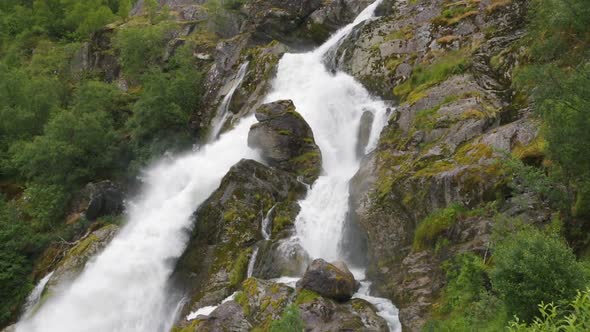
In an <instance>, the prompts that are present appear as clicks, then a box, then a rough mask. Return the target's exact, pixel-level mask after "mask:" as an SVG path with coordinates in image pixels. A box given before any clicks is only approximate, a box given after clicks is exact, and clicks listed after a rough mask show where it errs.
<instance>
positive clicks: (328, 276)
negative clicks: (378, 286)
mask: <svg viewBox="0 0 590 332" xmlns="http://www.w3.org/2000/svg"><path fill="white" fill-rule="evenodd" d="M358 287H359V284H358V283H357V281H356V280H355V279H354V275H353V274H352V273H351V272H350V271H349V270H348V268H347V267H346V264H344V263H341V262H336V263H334V264H330V263H328V262H326V261H325V260H323V259H316V260H314V261H313V262H312V263H311V264H310V265H309V267H308V268H307V271H305V274H304V275H303V278H301V279H300V280H299V281H298V282H297V289H299V290H301V289H307V290H310V291H313V292H316V293H318V294H320V295H322V296H324V297H327V298H330V299H334V300H336V301H347V300H350V298H351V297H352V295H354V293H355V292H356V291H357V290H358Z"/></svg>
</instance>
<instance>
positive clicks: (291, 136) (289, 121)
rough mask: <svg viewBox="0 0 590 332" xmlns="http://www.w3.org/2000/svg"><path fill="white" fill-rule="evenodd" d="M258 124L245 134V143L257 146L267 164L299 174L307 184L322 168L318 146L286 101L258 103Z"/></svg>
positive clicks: (311, 181) (307, 127)
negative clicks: (246, 138) (260, 104)
mask: <svg viewBox="0 0 590 332" xmlns="http://www.w3.org/2000/svg"><path fill="white" fill-rule="evenodd" d="M256 119H258V121H259V123H257V124H255V125H253V126H252V128H251V129H250V132H249V134H248V146H250V147H252V148H255V149H259V150H260V152H261V156H262V158H263V159H264V160H265V161H266V162H268V164H269V165H270V166H273V167H277V168H279V169H282V170H285V171H288V172H292V173H294V174H297V175H299V176H302V177H303V179H304V181H305V182H307V183H309V184H311V183H313V182H314V181H315V179H317V178H318V176H319V175H320V173H321V170H322V165H321V163H322V159H321V152H320V149H319V147H318V146H317V145H316V144H315V140H314V137H313V132H312V131H311V128H310V127H309V125H308V124H307V122H305V120H304V119H303V117H301V115H300V114H299V113H297V112H296V111H295V106H294V105H293V102H292V101H290V100H281V101H277V102H274V103H270V104H265V105H262V106H261V107H260V108H259V109H258V111H257V112H256Z"/></svg>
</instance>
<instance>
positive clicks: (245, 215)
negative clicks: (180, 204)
mask: <svg viewBox="0 0 590 332" xmlns="http://www.w3.org/2000/svg"><path fill="white" fill-rule="evenodd" d="M305 192H306V188H305V186H304V185H303V184H301V183H300V182H298V181H297V179H296V177H295V176H294V175H292V174H289V173H287V172H284V171H281V170H278V169H273V168H270V167H268V166H265V165H263V164H261V163H259V162H256V161H253V160H242V161H240V162H239V163H237V164H236V165H234V166H233V167H232V168H231V169H230V171H229V172H228V173H227V174H226V176H225V177H224V178H223V179H222V181H221V184H220V186H219V188H218V189H217V190H216V191H215V192H213V193H212V194H211V196H210V197H209V198H208V199H207V200H206V201H205V202H204V203H203V204H201V206H200V207H199V208H198V209H197V211H196V212H195V214H194V225H195V227H194V229H193V230H192V233H191V238H190V239H189V243H188V246H187V249H186V251H185V252H184V254H183V255H182V256H181V257H180V259H179V261H178V263H177V265H176V269H175V272H174V275H173V282H174V285H175V286H176V288H178V289H180V290H181V291H182V292H183V293H184V294H185V295H186V296H187V298H189V301H188V303H187V306H186V308H185V310H184V314H187V313H188V312H189V311H194V310H195V309H198V308H201V307H204V306H210V305H216V304H218V303H220V302H221V300H223V299H224V298H226V297H227V296H229V295H230V294H231V293H232V292H233V291H234V290H235V289H236V288H237V287H238V286H239V285H240V283H241V281H242V280H243V279H245V278H246V275H247V268H248V262H249V260H250V259H251V258H252V255H253V252H254V248H255V245H256V243H257V242H259V241H262V240H264V235H263V234H262V222H263V219H264V217H265V216H267V215H268V214H269V213H268V212H269V211H270V210H271V209H272V207H273V206H277V207H276V208H275V211H277V210H280V205H281V204H279V203H289V204H285V205H291V203H294V202H296V201H297V200H298V199H300V198H301V197H302V196H303V195H304V194H305ZM294 204H295V203H294ZM279 212H280V211H277V213H279Z"/></svg>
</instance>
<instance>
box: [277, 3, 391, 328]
mask: <svg viewBox="0 0 590 332" xmlns="http://www.w3.org/2000/svg"><path fill="white" fill-rule="evenodd" d="M381 2H382V0H377V1H375V2H374V3H373V4H372V5H370V6H369V7H367V8H366V9H365V10H364V11H363V12H362V13H361V14H360V15H359V16H358V17H357V18H356V19H355V21H354V22H353V23H351V24H349V25H347V26H346V27H344V28H342V29H341V30H340V31H338V32H336V33H335V34H334V35H333V36H332V37H331V38H330V39H329V40H328V41H327V42H326V43H324V44H323V45H322V46H320V47H319V48H318V49H316V50H315V51H313V52H310V53H305V54H285V55H284V56H283V58H282V59H281V61H280V63H279V70H278V73H277V77H276V79H275V81H274V83H273V91H272V92H271V93H270V94H269V96H268V97H267V98H266V99H267V101H274V100H278V99H291V100H293V102H294V104H295V106H296V107H297V111H298V112H299V113H300V114H301V115H302V116H303V117H304V118H305V120H306V121H307V122H308V123H309V125H310V126H311V128H312V130H313V133H314V137H315V140H316V143H317V144H318V146H319V147H320V149H321V151H322V159H323V168H324V174H323V175H322V176H320V177H319V178H318V180H317V181H316V182H315V183H314V185H313V187H312V189H311V191H310V192H309V193H308V195H307V197H306V198H305V199H304V200H303V201H301V202H300V205H301V212H300V213H299V215H298V217H297V220H296V237H295V239H291V241H293V240H295V241H298V242H299V243H300V244H301V246H302V247H303V248H304V249H305V250H306V251H307V253H308V254H309V255H310V256H311V257H312V258H324V259H326V260H328V261H330V260H343V257H342V254H341V252H340V251H339V244H340V241H341V240H342V236H343V230H344V221H345V217H346V214H347V212H348V209H349V202H348V198H349V191H348V189H349V188H348V186H349V182H350V179H351V178H352V177H353V176H354V174H355V173H356V172H357V171H358V169H359V167H360V162H359V160H358V159H357V155H356V144H357V140H358V135H357V134H358V131H359V128H360V121H361V116H362V114H363V113H364V112H365V111H370V112H372V113H373V115H374V116H375V117H374V118H375V120H374V121H373V125H372V128H371V136H370V138H369V143H368V145H367V147H366V151H365V152H369V151H371V150H372V149H374V148H375V147H376V145H377V141H378V139H379V135H380V134H381V131H382V129H383V127H384V126H385V124H386V121H387V105H386V104H385V103H383V102H382V101H381V100H378V99H376V98H374V97H372V96H371V95H370V94H369V93H368V91H367V90H366V89H365V88H364V87H363V86H362V85H361V84H360V83H359V82H357V81H356V80H355V79H354V78H353V77H351V76H350V75H347V74H345V73H342V72H338V73H331V72H329V71H328V70H327V69H326V66H325V64H324V60H325V59H326V57H327V56H329V55H332V56H333V55H334V54H335V52H334V48H337V47H339V45H340V44H341V43H342V41H343V40H344V39H345V38H346V37H347V36H348V35H349V34H350V33H351V32H352V31H353V29H354V28H355V27H356V26H357V25H359V24H361V23H363V22H365V21H367V20H369V19H371V18H372V17H373V16H374V13H375V9H376V8H377V6H378V5H379V4H380V3H381ZM301 68H305V70H301ZM285 243H286V244H288V243H289V241H287V242H285ZM355 276H356V277H357V279H359V280H362V279H364V271H355ZM278 281H282V282H291V283H292V282H293V278H287V277H286V278H281V279H278ZM369 288H370V283H369V282H367V281H363V282H362V287H361V289H360V290H359V292H358V293H357V294H356V295H355V297H358V298H363V299H365V300H367V301H369V302H371V303H372V304H374V305H375V306H376V307H377V309H378V313H379V315H381V316H382V317H383V318H384V319H385V320H386V321H387V323H388V326H389V329H390V330H391V331H396V332H397V331H401V327H400V326H401V324H400V323H399V319H398V310H397V308H396V307H395V306H394V305H393V303H391V301H390V300H388V299H383V298H378V297H373V296H370V295H369V293H370V291H369Z"/></svg>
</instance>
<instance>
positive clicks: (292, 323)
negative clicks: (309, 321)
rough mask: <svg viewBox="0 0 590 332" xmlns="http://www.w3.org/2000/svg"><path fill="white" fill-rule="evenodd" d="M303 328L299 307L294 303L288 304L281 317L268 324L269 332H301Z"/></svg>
mask: <svg viewBox="0 0 590 332" xmlns="http://www.w3.org/2000/svg"><path fill="white" fill-rule="evenodd" d="M304 329H305V324H304V323H303V320H302V319H301V317H300V316H299V308H298V307H297V306H296V305H294V304H292V305H290V306H288V307H287V309H286V310H285V312H284V313H283V316H282V317H281V319H280V320H277V321H274V322H272V324H271V326H270V332H302V331H303V330H304Z"/></svg>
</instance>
